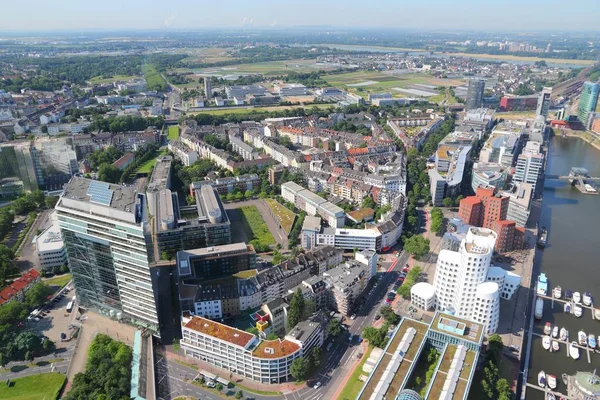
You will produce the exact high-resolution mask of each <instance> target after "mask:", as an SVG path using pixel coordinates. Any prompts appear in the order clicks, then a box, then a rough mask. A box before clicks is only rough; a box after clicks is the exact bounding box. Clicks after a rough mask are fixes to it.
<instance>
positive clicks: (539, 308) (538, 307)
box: [533, 298, 544, 319]
mask: <svg viewBox="0 0 600 400" xmlns="http://www.w3.org/2000/svg"><path fill="white" fill-rule="evenodd" d="M542 315H544V300H542V299H540V298H538V299H537V300H536V301H535V312H534V314H533V316H534V317H535V319H542Z"/></svg>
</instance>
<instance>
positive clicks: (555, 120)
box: [550, 119, 569, 126]
mask: <svg viewBox="0 0 600 400" xmlns="http://www.w3.org/2000/svg"><path fill="white" fill-rule="evenodd" d="M550 125H563V126H568V125H569V124H568V123H567V122H566V121H563V120H560V119H553V120H552V121H550Z"/></svg>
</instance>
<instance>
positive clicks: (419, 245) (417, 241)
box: [404, 235, 429, 259]
mask: <svg viewBox="0 0 600 400" xmlns="http://www.w3.org/2000/svg"><path fill="white" fill-rule="evenodd" d="M404 250H405V251H407V252H408V253H409V254H411V255H413V256H414V257H415V258H416V259H420V258H421V257H423V256H424V255H426V254H427V253H429V239H425V238H423V237H422V236H420V235H413V236H411V237H410V238H408V239H406V240H405V241H404Z"/></svg>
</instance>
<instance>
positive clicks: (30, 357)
mask: <svg viewBox="0 0 600 400" xmlns="http://www.w3.org/2000/svg"><path fill="white" fill-rule="evenodd" d="M25 360H27V361H33V353H32V352H30V351H26V352H25Z"/></svg>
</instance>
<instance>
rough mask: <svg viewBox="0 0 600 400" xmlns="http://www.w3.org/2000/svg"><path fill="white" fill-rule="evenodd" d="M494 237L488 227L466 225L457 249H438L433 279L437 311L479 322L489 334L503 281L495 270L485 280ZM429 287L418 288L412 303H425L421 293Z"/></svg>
mask: <svg viewBox="0 0 600 400" xmlns="http://www.w3.org/2000/svg"><path fill="white" fill-rule="evenodd" d="M496 240H497V235H496V233H495V232H494V231H492V230H491V229H486V228H475V227H470V228H468V230H467V233H466V235H465V237H464V238H463V239H462V240H461V242H460V245H459V248H458V251H454V250H450V249H447V248H443V249H442V250H441V251H440V254H439V256H438V261H437V266H436V272H435V277H434V280H433V290H434V293H435V303H436V304H435V306H436V308H437V310H439V311H446V312H450V313H452V314H455V315H457V316H458V317H461V318H466V319H469V320H472V321H475V322H479V323H482V324H484V325H485V327H486V334H488V335H489V334H491V333H494V332H495V331H496V329H497V328H498V322H499V315H500V312H499V308H500V292H501V291H502V288H501V286H500V283H503V282H501V280H499V279H496V275H499V274H498V272H497V271H496V270H495V269H494V270H493V275H494V279H490V280H488V269H489V267H490V263H491V260H492V255H493V253H494V245H495V243H496ZM511 279H512V278H511ZM511 279H509V280H511ZM486 282H487V283H486ZM511 283H514V282H513V281H512V280H511ZM425 285H428V284H425ZM421 286H423V285H421ZM428 286H429V285H428ZM428 290H429V289H426V288H425V287H424V286H423V287H422V288H420V289H419V292H418V293H417V295H416V296H415V299H416V300H417V301H418V302H416V303H415V304H414V305H415V306H422V305H427V304H428V303H427V301H425V300H427V296H425V295H424V294H427V291H428ZM508 291H509V290H508V289H507V292H508ZM423 293H424V294H423ZM513 293H514V292H513ZM411 294H412V293H411Z"/></svg>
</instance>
